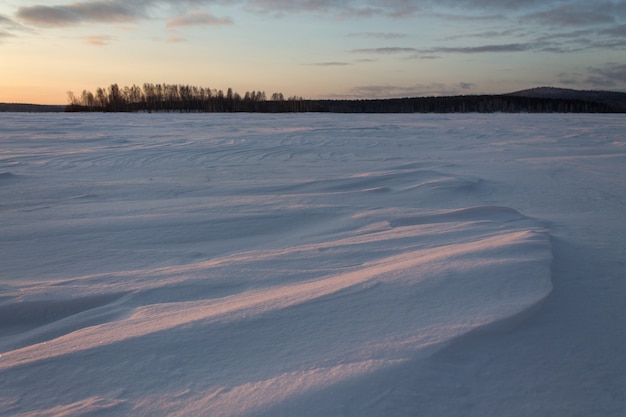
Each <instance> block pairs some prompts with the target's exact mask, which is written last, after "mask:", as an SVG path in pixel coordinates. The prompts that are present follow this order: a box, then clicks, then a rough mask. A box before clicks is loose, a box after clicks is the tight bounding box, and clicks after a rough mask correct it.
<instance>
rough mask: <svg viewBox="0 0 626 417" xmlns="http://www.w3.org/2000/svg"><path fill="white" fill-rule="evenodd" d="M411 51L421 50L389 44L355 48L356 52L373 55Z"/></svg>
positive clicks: (354, 51) (353, 51)
mask: <svg viewBox="0 0 626 417" xmlns="http://www.w3.org/2000/svg"><path fill="white" fill-rule="evenodd" d="M409 52H419V49H417V48H409V47H402V46H387V47H382V48H360V49H353V50H352V53H354V54H372V55H391V54H405V53H409Z"/></svg>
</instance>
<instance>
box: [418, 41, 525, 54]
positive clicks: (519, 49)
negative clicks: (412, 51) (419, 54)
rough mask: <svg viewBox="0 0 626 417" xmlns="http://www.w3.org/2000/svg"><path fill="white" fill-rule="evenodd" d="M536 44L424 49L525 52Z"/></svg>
mask: <svg viewBox="0 0 626 417" xmlns="http://www.w3.org/2000/svg"><path fill="white" fill-rule="evenodd" d="M535 48H536V45H533V44H528V43H509V44H503V45H481V46H464V47H441V48H432V49H427V50H424V51H423V52H426V53H455V54H482V53H493V52H524V51H529V50H532V49H535Z"/></svg>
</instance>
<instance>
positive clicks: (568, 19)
mask: <svg viewBox="0 0 626 417" xmlns="http://www.w3.org/2000/svg"><path fill="white" fill-rule="evenodd" d="M624 18H626V2H624V1H621V0H620V1H607V0H600V1H593V2H591V1H580V0H579V1H566V2H565V3H561V4H558V3H557V4H555V5H554V6H553V7H549V8H545V9H543V10H541V11H537V12H533V13H529V14H527V15H525V16H524V18H523V19H524V20H525V21H534V22H537V23H540V24H542V25H545V26H556V27H562V26H596V25H606V24H612V23H616V22H619V21H620V20H623V19H624Z"/></svg>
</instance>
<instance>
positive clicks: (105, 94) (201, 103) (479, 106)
mask: <svg viewBox="0 0 626 417" xmlns="http://www.w3.org/2000/svg"><path fill="white" fill-rule="evenodd" d="M68 100H69V104H68V105H67V106H66V108H65V110H66V111H74V112H77V111H79V112H83V111H86V112H89V111H97V112H207V113H228V112H257V113H286V112H329V113H494V112H503V113H619V112H624V109H623V108H619V107H616V106H612V105H611V104H607V103H602V102H595V101H587V100H581V99H567V98H537V97H523V96H516V95H510V94H504V95H471V96H442V97H407V98H395V99H369V100H309V99H303V98H302V97H295V96H294V97H289V98H285V97H284V96H283V94H282V93H273V94H272V95H271V96H270V97H267V96H266V94H265V92H264V91H249V92H246V93H245V94H244V95H243V96H242V95H240V94H239V93H237V92H235V91H233V90H232V88H228V89H227V91H226V92H223V91H222V90H216V89H210V88H205V87H196V86H189V85H179V84H151V83H145V84H143V86H142V87H139V86H137V85H132V86H130V87H129V86H125V87H120V86H118V85H117V84H111V85H110V86H109V87H108V88H97V89H96V91H95V93H92V92H91V91H87V90H83V92H82V93H81V94H80V95H75V94H74V93H73V92H71V91H70V92H68Z"/></svg>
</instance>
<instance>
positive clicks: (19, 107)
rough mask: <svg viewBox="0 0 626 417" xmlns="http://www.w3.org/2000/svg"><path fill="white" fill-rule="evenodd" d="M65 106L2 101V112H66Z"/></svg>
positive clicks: (0, 107)
mask: <svg viewBox="0 0 626 417" xmlns="http://www.w3.org/2000/svg"><path fill="white" fill-rule="evenodd" d="M65 107H66V106H62V105H49V104H23V103H0V112H20V113H55V112H64V111H65Z"/></svg>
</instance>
